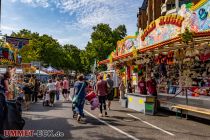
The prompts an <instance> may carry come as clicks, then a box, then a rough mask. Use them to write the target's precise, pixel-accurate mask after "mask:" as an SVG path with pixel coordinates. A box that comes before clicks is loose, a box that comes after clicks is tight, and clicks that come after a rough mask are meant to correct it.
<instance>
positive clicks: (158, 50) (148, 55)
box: [99, 0, 210, 111]
mask: <svg viewBox="0 0 210 140" xmlns="http://www.w3.org/2000/svg"><path fill="white" fill-rule="evenodd" d="M111 55H112V57H111V58H110V59H107V60H103V61H100V62H99V64H100V65H102V64H107V65H109V66H108V67H110V65H111V67H112V68H113V69H115V70H116V71H117V73H118V75H119V76H120V77H122V79H123V81H124V83H125V85H126V84H127V83H126V82H127V80H128V79H132V86H133V93H129V94H128V107H129V104H130V105H131V102H133V103H135V104H136V105H135V106H137V105H138V104H143V103H144V102H145V101H146V100H147V99H141V98H140V99H137V100H136V99H134V98H135V97H136V94H137V95H139V92H138V87H137V83H138V78H139V77H144V78H145V79H146V80H147V79H148V76H149V75H152V76H153V77H154V78H155V80H156V82H157V83H158V100H159V101H160V105H161V106H163V107H167V108H169V109H170V106H172V105H174V104H187V105H191V106H197V107H203V108H208V109H210V97H209V95H210V1H208V0H201V1H200V2H199V3H197V4H196V5H192V4H191V5H190V4H187V5H185V4H184V5H182V6H181V9H180V10H179V11H178V13H177V14H170V15H166V16H162V17H160V18H158V19H157V20H155V21H153V22H151V23H150V25H149V26H148V27H147V28H146V29H145V30H144V31H142V30H140V31H139V32H138V34H136V36H129V37H126V38H124V39H123V40H120V41H118V45H117V48H116V51H114V52H112V53H111ZM131 94H133V96H132V95H131ZM131 96H132V97H131ZM134 96H135V97H134ZM150 100H151V99H150ZM130 108H132V107H130ZM139 108H140V107H138V109H139ZM132 109H133V108H132ZM138 111H140V110H138Z"/></svg>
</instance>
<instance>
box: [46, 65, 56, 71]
mask: <svg viewBox="0 0 210 140" xmlns="http://www.w3.org/2000/svg"><path fill="white" fill-rule="evenodd" d="M46 70H47V72H57V71H58V70H57V69H55V68H53V67H52V66H49V67H48V68H47V69H46Z"/></svg>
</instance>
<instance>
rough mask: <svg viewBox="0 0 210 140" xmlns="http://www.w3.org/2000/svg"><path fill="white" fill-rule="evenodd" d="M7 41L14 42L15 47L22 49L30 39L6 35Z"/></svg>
mask: <svg viewBox="0 0 210 140" xmlns="http://www.w3.org/2000/svg"><path fill="white" fill-rule="evenodd" d="M6 42H8V43H10V44H12V45H13V47H14V48H17V49H21V48H22V47H23V46H25V45H28V44H29V39H26V38H16V37H10V36H6Z"/></svg>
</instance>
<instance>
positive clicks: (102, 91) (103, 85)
mask: <svg viewBox="0 0 210 140" xmlns="http://www.w3.org/2000/svg"><path fill="white" fill-rule="evenodd" d="M107 88H108V87H107V82H106V81H104V80H103V76H102V75H99V76H98V82H97V83H96V93H97V96H98V99H99V103H100V114H99V117H102V116H103V107H104V111H105V116H107V115H108V114H107V111H106V96H107Z"/></svg>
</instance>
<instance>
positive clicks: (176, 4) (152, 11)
mask: <svg viewBox="0 0 210 140" xmlns="http://www.w3.org/2000/svg"><path fill="white" fill-rule="evenodd" d="M199 1H200V0H144V1H143V3H142V6H141V7H140V8H139V11H138V13H137V27H138V29H142V30H144V29H145V28H146V27H147V26H148V25H149V24H150V23H151V22H152V21H154V20H156V19H157V18H159V17H160V16H165V15H168V14H173V13H177V11H178V10H179V9H180V7H181V5H182V4H187V3H194V4H197V3H198V2H199Z"/></svg>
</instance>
